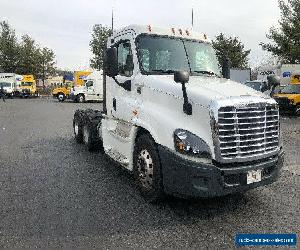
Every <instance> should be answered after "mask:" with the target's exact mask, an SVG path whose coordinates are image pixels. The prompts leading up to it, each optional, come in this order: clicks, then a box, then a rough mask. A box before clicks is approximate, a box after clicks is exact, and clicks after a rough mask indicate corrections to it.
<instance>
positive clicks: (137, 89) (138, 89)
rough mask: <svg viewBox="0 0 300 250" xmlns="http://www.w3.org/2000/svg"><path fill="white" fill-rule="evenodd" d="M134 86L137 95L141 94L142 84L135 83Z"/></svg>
mask: <svg viewBox="0 0 300 250" xmlns="http://www.w3.org/2000/svg"><path fill="white" fill-rule="evenodd" d="M135 86H136V92H137V93H138V94H141V93H142V87H144V83H136V84H135Z"/></svg>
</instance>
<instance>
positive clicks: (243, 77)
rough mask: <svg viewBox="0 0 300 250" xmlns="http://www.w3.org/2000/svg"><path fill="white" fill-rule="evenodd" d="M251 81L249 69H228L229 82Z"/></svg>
mask: <svg viewBox="0 0 300 250" xmlns="http://www.w3.org/2000/svg"><path fill="white" fill-rule="evenodd" d="M250 79H251V69H230V80H232V81H235V82H239V83H245V82H247V81H250Z"/></svg>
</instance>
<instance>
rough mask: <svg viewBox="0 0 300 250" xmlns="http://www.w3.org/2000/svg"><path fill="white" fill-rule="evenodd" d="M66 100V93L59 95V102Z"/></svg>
mask: <svg viewBox="0 0 300 250" xmlns="http://www.w3.org/2000/svg"><path fill="white" fill-rule="evenodd" d="M65 99H66V96H65V94H64V93H59V94H58V95H57V100H58V101H59V102H63V101H64V100H65Z"/></svg>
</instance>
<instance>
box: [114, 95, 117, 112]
mask: <svg viewBox="0 0 300 250" xmlns="http://www.w3.org/2000/svg"><path fill="white" fill-rule="evenodd" d="M113 108H114V110H115V111H117V100H116V98H113Z"/></svg>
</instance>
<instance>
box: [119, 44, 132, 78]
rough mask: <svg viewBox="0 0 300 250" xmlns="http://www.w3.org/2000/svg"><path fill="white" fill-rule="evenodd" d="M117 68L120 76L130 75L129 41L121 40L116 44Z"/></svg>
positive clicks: (130, 55)
mask: <svg viewBox="0 0 300 250" xmlns="http://www.w3.org/2000/svg"><path fill="white" fill-rule="evenodd" d="M118 70H119V74H120V75H122V76H128V77H129V76H132V73H133V57H132V51H131V46H130V42H129V41H126V42H122V43H120V44H119V46H118Z"/></svg>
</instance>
